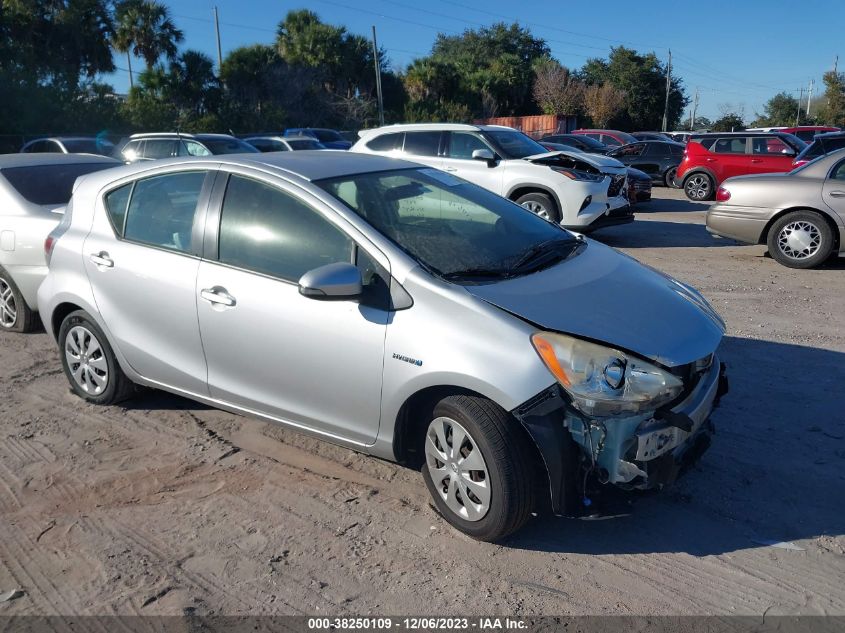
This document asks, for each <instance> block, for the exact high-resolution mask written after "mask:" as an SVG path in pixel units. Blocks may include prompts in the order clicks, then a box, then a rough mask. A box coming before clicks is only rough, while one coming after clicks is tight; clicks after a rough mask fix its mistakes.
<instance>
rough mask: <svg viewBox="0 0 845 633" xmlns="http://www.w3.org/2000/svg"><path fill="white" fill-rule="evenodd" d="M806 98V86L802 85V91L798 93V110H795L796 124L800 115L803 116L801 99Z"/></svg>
mask: <svg viewBox="0 0 845 633" xmlns="http://www.w3.org/2000/svg"><path fill="white" fill-rule="evenodd" d="M803 98H804V86H801V92H799V93H798V110H797V111H796V112H795V125H796V126H797V125H798V117H800V116H801V100H802V99H803Z"/></svg>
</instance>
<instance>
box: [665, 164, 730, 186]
mask: <svg viewBox="0 0 845 633" xmlns="http://www.w3.org/2000/svg"><path fill="white" fill-rule="evenodd" d="M695 174H706V175H707V176H710V178H712V179H713V186H714V187H718V186H719V179H718V178H716V174H715V173H713V170H712V169H709V168H707V167H693V168H692V169H688V170H687V171H685V172H684V175H683V179H682V180H681V186H682V187H683V186H685V185H686V182H687V179H688V178H691V177H692V176H694V175H695ZM675 177H676V178H677V177H678V176H677V175H676V176H675Z"/></svg>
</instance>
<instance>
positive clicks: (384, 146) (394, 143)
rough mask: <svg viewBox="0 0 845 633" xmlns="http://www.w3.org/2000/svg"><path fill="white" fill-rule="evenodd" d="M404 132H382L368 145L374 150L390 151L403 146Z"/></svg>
mask: <svg viewBox="0 0 845 633" xmlns="http://www.w3.org/2000/svg"><path fill="white" fill-rule="evenodd" d="M404 136H405V135H404V133H401V132H400V133H395V134H382V135H381V136H377V137H375V138H374V139H373V140H372V141H369V142H368V143H367V147H368V148H370V149H371V150H373V151H374V152H390V151H392V150H394V149H397V148H401V147H402V140H403V137H404Z"/></svg>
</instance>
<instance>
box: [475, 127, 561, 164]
mask: <svg viewBox="0 0 845 633" xmlns="http://www.w3.org/2000/svg"><path fill="white" fill-rule="evenodd" d="M482 134H483V135H484V138H486V139H488V140H489V141H490V142H491V143H493V146H494V147H495V148H496V151H497V152H499V154H501V155H502V157H503V158H511V159H513V158H525V157H526V156H534V155H536V154H547V153H548V151H549V150H547V149H546V148H545V147H543V146H542V145H540V144H539V143H538V142H537V141H535V140H534V139H532V138H531V137H529V136H526V135H525V134H523V133H522V132H517V131H516V130H513V131H505V130H502V131H499V130H495V131H490V130H484V131H483V132H482Z"/></svg>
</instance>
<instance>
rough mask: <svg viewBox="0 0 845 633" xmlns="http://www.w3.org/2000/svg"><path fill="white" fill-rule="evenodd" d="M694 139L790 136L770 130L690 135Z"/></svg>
mask: <svg viewBox="0 0 845 633" xmlns="http://www.w3.org/2000/svg"><path fill="white" fill-rule="evenodd" d="M692 136H693V137H694V138H705V137H714V136H719V137H724V136H792V135H791V134H788V133H786V132H781V131H780V130H772V131H771V132H759V131H757V132H755V131H753V130H752V131H749V130H745V131H742V132H696V133H695V134H693V135H692Z"/></svg>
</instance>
